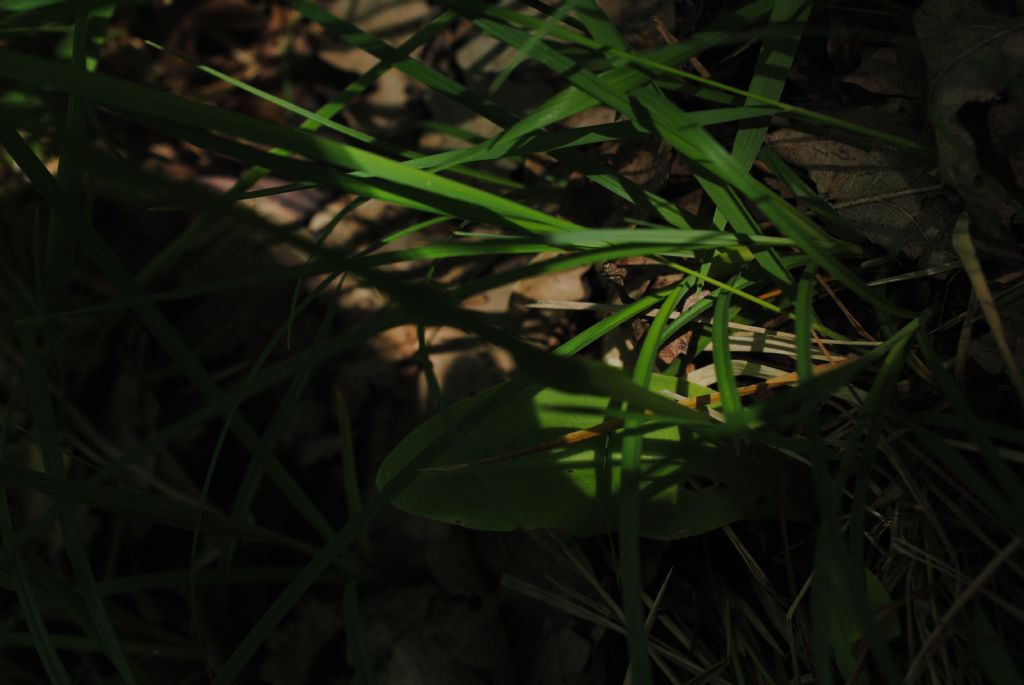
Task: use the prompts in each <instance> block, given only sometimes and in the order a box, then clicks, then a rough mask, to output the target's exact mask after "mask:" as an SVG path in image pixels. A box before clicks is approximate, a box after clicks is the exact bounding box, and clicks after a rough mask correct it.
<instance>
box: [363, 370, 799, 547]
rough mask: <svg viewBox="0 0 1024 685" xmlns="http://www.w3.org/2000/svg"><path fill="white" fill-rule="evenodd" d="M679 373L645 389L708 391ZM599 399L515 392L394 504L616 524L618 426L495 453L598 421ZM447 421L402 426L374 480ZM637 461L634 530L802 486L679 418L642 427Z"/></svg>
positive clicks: (754, 449) (776, 459) (680, 532)
mask: <svg viewBox="0 0 1024 685" xmlns="http://www.w3.org/2000/svg"><path fill="white" fill-rule="evenodd" d="M677 382H678V379H676V378H673V377H671V376H662V375H657V374H656V375H654V376H653V377H652V383H651V389H652V390H655V391H658V390H672V391H681V392H682V394H687V395H696V394H703V393H706V392H707V390H706V389H704V388H701V387H700V386H692V385H691V386H689V387H686V388H677V387H676V384H677ZM500 387H501V386H496V387H495V388H491V389H490V390H488V391H486V392H485V393H481V394H480V395H478V396H477V397H474V398H470V399H468V400H463V401H462V402H459V403H457V404H455V405H453V406H452V407H451V410H450V416H451V417H453V418H454V420H458V419H459V418H460V417H462V416H464V415H466V414H467V413H468V412H470V411H472V409H473V408H474V407H475V406H476V405H478V404H479V403H480V402H482V401H484V400H485V399H486V398H487V397H488V396H489V395H491V394H492V393H494V392H495V391H496V390H497V389H498V388H500ZM607 406H608V399H607V398H606V397H601V396H597V395H577V394H569V393H565V392H562V391H559V390H554V389H550V388H548V389H543V390H540V391H538V392H533V393H524V394H520V395H519V396H518V397H517V398H516V399H513V400H512V401H511V402H509V403H508V404H506V405H505V406H504V409H503V413H502V414H501V416H499V417H497V418H496V420H495V421H494V422H493V423H486V424H480V425H477V426H473V427H472V428H470V429H469V430H467V431H465V432H464V433H462V434H461V435H460V436H459V438H458V439H457V440H454V441H453V442H452V443H451V444H450V445H449V446H448V448H447V449H446V451H445V452H444V453H443V454H442V455H441V456H440V457H439V459H438V460H437V461H435V462H434V466H433V467H431V468H428V469H423V470H422V471H421V472H420V473H419V475H418V476H417V477H416V479H415V480H414V481H413V482H412V484H411V485H409V486H408V487H407V488H406V489H405V490H403V491H402V492H401V493H400V494H399V495H398V496H397V497H396V498H395V500H394V504H395V505H396V506H398V507H399V508H401V509H404V510H406V511H409V512H411V513H415V514H419V515H422V516H426V517H429V518H434V519H438V520H441V521H447V522H449V523H455V524H458V525H462V526H466V527H468V528H475V529H480V530H512V529H526V530H533V529H538V528H559V529H562V530H565V531H568V532H570V533H573V534H576V535H595V534H598V533H603V532H606V531H609V530H614V529H615V528H616V526H617V522H618V506H619V503H618V500H619V481H620V467H621V463H622V452H621V437H620V436H613V437H612V438H611V439H606V436H603V435H602V436H598V437H595V438H591V439H588V440H586V441H584V442H579V443H577V444H575V445H572V446H569V447H562V448H557V449H548V450H541V451H537V452H535V453H530V454H524V455H520V456H508V457H507V458H499V459H497V460H494V459H492V458H493V457H495V456H501V455H511V454H512V453H514V452H517V451H520V450H526V449H528V448H531V447H533V446H535V445H539V444H542V443H545V442H546V441H550V440H553V439H555V438H557V437H559V436H561V435H563V434H565V433H568V432H571V431H575V430H582V429H586V428H591V427H593V426H595V425H596V424H599V423H601V420H602V416H603V414H604V412H605V410H606V408H607ZM695 416H696V414H695ZM647 428H648V429H651V428H652V427H651V426H650V425H649V426H647ZM444 430H445V423H444V421H443V419H442V417H440V416H436V417H434V418H432V419H430V420H428V421H426V422H425V423H424V424H423V425H421V426H420V427H419V428H418V429H416V430H415V431H413V432H412V433H411V434H410V435H409V436H407V437H406V438H405V440H403V441H402V442H401V443H400V444H399V445H398V446H397V447H396V448H395V449H394V450H393V451H392V452H391V454H390V455H388V457H387V459H386V460H385V461H384V464H383V465H382V466H381V469H380V472H379V473H378V476H377V484H378V486H380V487H383V486H384V485H386V484H387V483H388V482H389V481H390V480H391V479H392V478H393V477H394V476H395V474H397V473H398V472H400V471H401V469H402V468H403V467H404V466H405V465H406V464H407V463H409V462H410V460H411V459H412V458H413V457H414V456H415V455H416V454H418V453H419V452H420V451H421V450H422V449H423V445H426V444H430V443H432V442H433V441H434V440H436V439H437V438H438V436H439V435H441V434H442V433H443V432H444ZM606 442H607V444H608V447H607V448H606ZM489 459H490V461H488V460H489ZM640 471H641V474H640V503H639V507H640V512H639V513H640V525H639V532H640V534H641V535H643V536H645V537H650V538H659V539H673V538H680V537H686V536H690V535H697V534H699V533H703V532H706V531H709V530H713V529H716V528H719V527H721V526H724V525H727V524H729V523H733V522H735V521H739V520H744V519H753V518H763V517H770V516H772V515H774V514H775V513H777V512H778V504H777V496H778V493H779V492H780V491H781V485H782V481H783V480H784V479H785V480H788V481H789V482H788V483H787V485H786V488H785V491H786V492H789V493H794V492H801V491H806V489H805V488H804V487H803V485H802V481H803V480H804V478H805V477H806V475H807V474H806V473H805V472H804V470H803V468H802V467H800V466H799V465H797V464H795V463H794V462H792V461H791V460H789V459H787V458H785V457H784V456H782V455H781V454H779V453H777V452H775V451H773V450H772V449H770V448H768V447H766V446H763V445H744V446H743V447H742V448H737V447H735V446H734V444H733V443H732V442H729V443H727V444H716V443H713V442H708V441H707V440H698V439H695V438H693V437H692V433H691V432H690V431H688V430H687V429H686V428H685V427H680V426H678V425H674V426H665V425H664V424H662V425H660V426H655V427H653V429H651V430H650V431H649V432H647V433H646V435H645V439H644V441H643V455H642V459H641V466H640ZM788 511H790V507H789V506H787V512H788Z"/></svg>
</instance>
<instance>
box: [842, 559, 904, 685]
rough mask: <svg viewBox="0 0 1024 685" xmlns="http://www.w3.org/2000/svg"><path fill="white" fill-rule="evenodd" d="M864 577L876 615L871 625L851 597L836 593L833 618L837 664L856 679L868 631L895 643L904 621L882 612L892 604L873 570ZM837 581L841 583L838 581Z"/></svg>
mask: <svg viewBox="0 0 1024 685" xmlns="http://www.w3.org/2000/svg"><path fill="white" fill-rule="evenodd" d="M864 574H865V575H864V579H865V583H866V584H865V590H866V591H867V600H868V608H869V610H870V612H871V616H872V623H871V625H870V626H865V625H863V623H862V621H861V620H860V619H859V617H858V615H857V611H856V610H855V609H854V607H853V605H852V602H851V601H850V598H849V595H848V594H847V593H843V592H837V593H835V595H834V597H833V602H832V605H831V610H832V611H831V612H830V616H829V635H830V638H831V642H832V649H833V650H834V652H835V658H836V665H837V666H839V671H840V672H841V673H842V674H843V676H844V677H846V678H850V677H852V676H853V674H854V672H855V670H856V668H857V658H858V654H859V650H861V649H863V648H864V644H863V641H864V637H865V635H864V631H865V630H866V629H867V630H871V631H872V632H873V633H874V635H875V636H876V637H878V638H881V639H882V640H892V639H894V638H897V637H899V635H900V622H899V619H898V618H897V616H896V614H895V613H893V612H892V611H889V612H888V613H885V614H881V613H880V612H882V611H883V610H884V609H885V608H886V607H888V606H889V605H890V604H892V598H891V597H890V596H889V593H888V591H887V590H886V589H885V586H884V585H882V581H880V580H879V579H878V578H877V577H876V576H875V574H873V573H871V571H865V572H864ZM835 581H836V582H839V580H838V579H835Z"/></svg>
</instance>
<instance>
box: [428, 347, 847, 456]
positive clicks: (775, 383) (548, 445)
mask: <svg viewBox="0 0 1024 685" xmlns="http://www.w3.org/2000/svg"><path fill="white" fill-rule="evenodd" d="M856 359H857V358H856V357H845V358H842V359H839V360H837V361H834V362H829V363H827V364H818V365H816V366H814V367H812V368H811V372H812V374H813V375H814V376H820V375H821V374H823V373H827V372H829V371H833V370H835V369H837V368H839V367H840V366H845V365H846V364H849V363H850V362H852V361H855V360H856ZM798 380H800V375H799V374H798V373H797V372H796V371H791V372H790V373H784V374H782V375H781V376H775V377H774V378H768V379H766V380H763V381H760V382H759V383H753V384H751V385H744V386H743V387H742V388H737V390H738V391H739V395H740V397H749V396H750V395H756V394H758V393H761V392H767V391H769V390H774V389H775V388H779V387H782V386H785V385H790V384H792V383H796V382H797V381H798ZM721 399H722V394H721V393H718V392H713V393H711V394H710V395H700V396H698V397H684V398H682V399H680V400H678V401H677V402H676V403H677V404H679V405H680V406H683V407H686V408H688V409H697V408H699V407H706V406H708V405H709V404H714V403H715V402H718V401H720V400H721ZM623 424H624V421H623V420H622V419H606V420H604V421H602V422H601V423H599V424H597V425H594V426H591V427H590V428H584V429H582V430H576V431H572V432H570V433H565V434H563V435H559V436H558V437H557V438H554V439H552V440H547V441H546V442H542V443H538V444H536V445H531V446H530V447H524V448H522V449H518V450H511V451H509V452H502V453H501V454H496V455H494V456H493V457H486V458H484V459H477V460H476V461H472V462H466V463H463V464H447V465H444V466H431V467H429V468H426V469H424V471H455V470H457V469H462V468H466V467H467V466H473V465H474V464H489V463H494V462H498V461H505V460H507V459H515V458H516V457H524V456H526V455H528V454H536V453H537V452H547V451H548V450H553V449H558V448H559V447H569V446H570V445H575V444H577V443H581V442H584V441H585V440H590V439H591V438H596V437H598V436H601V435H608V434H609V433H613V432H615V431H617V430H618V429H619V428H622V426H623Z"/></svg>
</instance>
